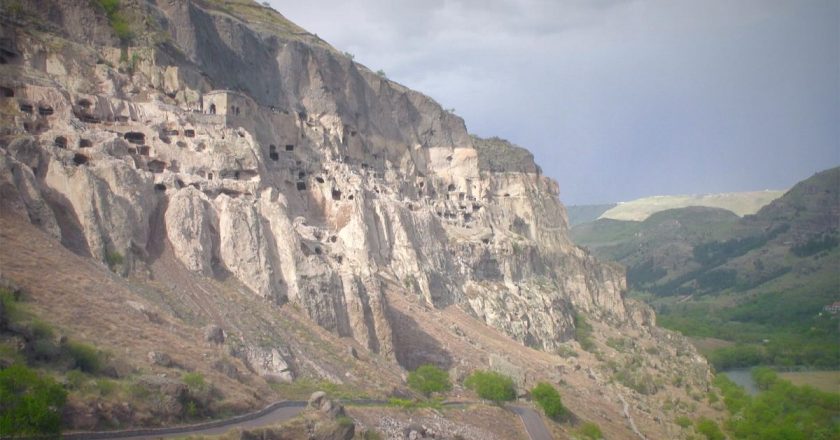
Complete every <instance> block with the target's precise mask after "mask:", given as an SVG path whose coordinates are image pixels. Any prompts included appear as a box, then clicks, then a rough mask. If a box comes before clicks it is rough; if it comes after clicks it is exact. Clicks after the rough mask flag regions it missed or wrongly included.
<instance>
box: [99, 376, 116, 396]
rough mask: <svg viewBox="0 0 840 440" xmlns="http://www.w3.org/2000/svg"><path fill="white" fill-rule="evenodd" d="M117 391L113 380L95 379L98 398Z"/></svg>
mask: <svg viewBox="0 0 840 440" xmlns="http://www.w3.org/2000/svg"><path fill="white" fill-rule="evenodd" d="M116 389H117V384H116V382H114V381H113V380H108V379H97V380H96V390H97V391H99V395H100V396H109V395H111V394H113V392H114V390H116Z"/></svg>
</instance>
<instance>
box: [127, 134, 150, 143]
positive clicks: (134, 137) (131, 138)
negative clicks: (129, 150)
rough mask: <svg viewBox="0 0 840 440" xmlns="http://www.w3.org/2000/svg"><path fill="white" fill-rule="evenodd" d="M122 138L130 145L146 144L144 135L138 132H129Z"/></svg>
mask: <svg viewBox="0 0 840 440" xmlns="http://www.w3.org/2000/svg"><path fill="white" fill-rule="evenodd" d="M123 138H124V139H125V140H127V141H128V142H130V143H132V144H145V143H146V135H145V134H143V133H140V132H139V131H129V132H127V133H126V134H124V135H123Z"/></svg>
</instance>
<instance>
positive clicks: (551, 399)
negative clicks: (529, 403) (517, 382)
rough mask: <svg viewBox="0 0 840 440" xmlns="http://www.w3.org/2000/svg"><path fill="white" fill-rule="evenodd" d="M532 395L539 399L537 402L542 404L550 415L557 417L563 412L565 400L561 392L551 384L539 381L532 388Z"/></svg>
mask: <svg viewBox="0 0 840 440" xmlns="http://www.w3.org/2000/svg"><path fill="white" fill-rule="evenodd" d="M531 397H533V398H534V400H536V401H537V404H538V405H540V407H541V408H542V409H543V411H545V415H547V416H548V417H551V418H556V417H559V416H561V415H562V414H563V411H564V410H563V402H562V400H561V399H560V393H558V392H557V390H556V389H555V388H554V387H553V386H551V384H547V383H545V382H540V383H538V384H537V386H535V387H534V388H533V389H532V390H531Z"/></svg>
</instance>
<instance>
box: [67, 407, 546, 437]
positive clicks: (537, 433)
mask: <svg viewBox="0 0 840 440" xmlns="http://www.w3.org/2000/svg"><path fill="white" fill-rule="evenodd" d="M340 402H341V403H343V404H349V405H354V404H355V405H385V404H387V403H388V401H387V400H378V399H358V400H345V401H340ZM475 403H481V402H469V401H447V402H443V405H445V406H456V405H469V404H475ZM304 408H306V402H303V401H290V400H289V401H280V402H275V403H273V404H271V405H269V406H267V407H265V408H263V409H262V410H260V411H255V412H252V413H248V414H244V415H241V416H236V417H232V418H229V419H225V420H217V421H213V422H206V423H201V424H197V425H188V426H178V427H173V428H155V429H135V430H127V431H99V432H75V433H67V434H64V435H62V438H63V439H65V440H82V439H86V440H88V439H89V440H94V439H96V440H109V439H113V440H117V439H119V440H125V439H129V440H154V439H163V438H171V437H183V436H184V435H218V434H224V433H225V432H227V431H229V430H231V429H233V428H245V429H247V428H259V427H261V426H267V425H273V424H277V423H281V422H285V421H286V420H289V419H291V418H292V417H295V416H296V415H298V414H300V412H301V411H303V409H304ZM506 408H507V409H509V410H510V411H513V412H514V413H516V414H517V415H518V416H519V418H520V420H522V423H523V424H524V425H525V430H526V432H527V433H528V437H529V438H530V440H552V437H551V434H550V433H549V432H548V428H546V426H545V424H544V423H543V421H542V418H540V415H539V414H538V413H537V412H536V411H534V410H533V409H531V408H528V407H524V406H515V405H507V406H506Z"/></svg>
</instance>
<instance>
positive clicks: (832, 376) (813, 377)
mask: <svg viewBox="0 0 840 440" xmlns="http://www.w3.org/2000/svg"><path fill="white" fill-rule="evenodd" d="M779 376H780V377H781V378H782V379H785V380H789V381H791V382H792V383H793V384H794V385H800V386H801V385H810V386H812V387H814V388H816V389H818V390H822V391H826V392H829V393H840V371H797V372H790V373H779Z"/></svg>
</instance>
